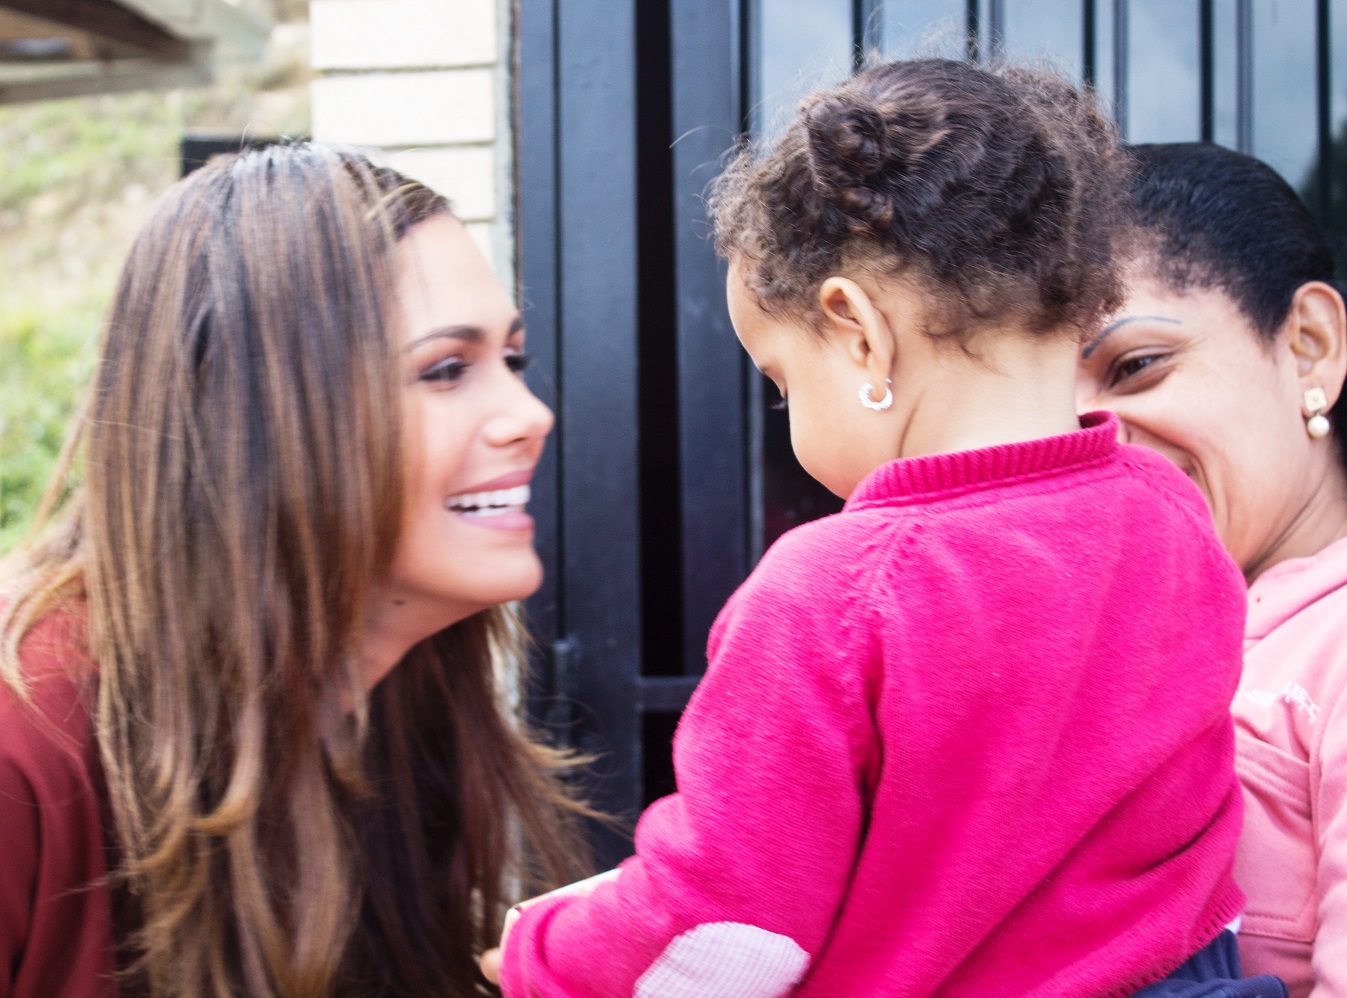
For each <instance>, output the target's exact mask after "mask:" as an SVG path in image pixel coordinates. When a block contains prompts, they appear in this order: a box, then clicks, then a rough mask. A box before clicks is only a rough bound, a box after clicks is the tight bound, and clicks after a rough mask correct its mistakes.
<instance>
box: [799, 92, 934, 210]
mask: <svg viewBox="0 0 1347 998" xmlns="http://www.w3.org/2000/svg"><path fill="white" fill-rule="evenodd" d="M926 117H928V116H926V115H921V114H914V113H912V112H911V111H903V112H898V113H892V112H890V113H889V114H888V115H887V116H886V115H885V114H884V112H883V111H881V109H880V108H879V106H878V105H877V104H876V103H875V102H873V101H870V100H866V99H864V98H858V97H857V95H854V94H849V95H848V97H847V99H842V98H841V97H840V96H839V95H837V94H835V93H825V94H822V95H820V96H819V97H818V98H817V99H815V100H814V101H813V102H812V103H811V104H809V105H808V106H807V107H806V108H805V109H804V123H805V129H806V133H807V135H808V143H807V152H806V155H807V157H808V161H809V171H810V173H811V174H812V177H813V182H814V186H815V187H816V188H817V189H818V190H819V191H820V192H821V193H822V194H823V195H824V197H826V198H828V199H829V200H830V201H832V202H833V203H834V204H836V206H837V207H838V208H840V209H841V210H842V211H843V212H845V213H846V214H848V215H850V216H852V217H853V218H855V219H857V220H858V221H860V222H861V223H863V225H864V226H865V227H874V228H878V229H885V228H888V226H889V225H891V224H892V222H893V219H894V216H895V214H896V212H897V207H898V206H897V204H896V203H895V198H894V194H895V184H894V181H895V180H897V179H898V178H899V177H901V176H902V175H903V174H904V173H906V172H907V170H908V168H909V167H910V166H911V165H913V163H914V161H915V160H916V158H917V157H918V156H920V155H921V153H922V151H923V150H924V149H925V148H927V147H929V145H930V144H931V137H932V136H931V133H932V129H931V127H930V126H931V123H930V122H928V121H926V120H924V119H925V118H926ZM919 119H922V120H919Z"/></svg>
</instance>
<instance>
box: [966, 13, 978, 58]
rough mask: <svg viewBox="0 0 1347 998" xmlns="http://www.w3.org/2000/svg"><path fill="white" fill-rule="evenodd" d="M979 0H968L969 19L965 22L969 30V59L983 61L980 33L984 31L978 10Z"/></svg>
mask: <svg viewBox="0 0 1347 998" xmlns="http://www.w3.org/2000/svg"><path fill="white" fill-rule="evenodd" d="M978 3H979V0H968V19H967V21H966V22H965V25H966V27H965V30H966V31H967V32H968V61H969V62H981V61H982V44H981V39H980V37H979V36H980V34H981V32H982V24H981V16H980V12H979V10H978Z"/></svg>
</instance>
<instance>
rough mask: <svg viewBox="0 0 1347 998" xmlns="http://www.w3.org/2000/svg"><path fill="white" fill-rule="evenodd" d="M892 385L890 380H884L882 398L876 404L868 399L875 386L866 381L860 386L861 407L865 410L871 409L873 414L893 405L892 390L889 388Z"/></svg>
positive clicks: (871, 399)
mask: <svg viewBox="0 0 1347 998" xmlns="http://www.w3.org/2000/svg"><path fill="white" fill-rule="evenodd" d="M892 384H893V379H892V378H885V379H884V397H883V398H882V399H880V400H879V401H878V402H876V401H875V400H874V399H873V398H871V397H870V393H871V392H873V391H874V390H875V386H874V385H872V384H870V382H868V381H867V382H866V383H865V384H863V385H861V391H860V396H861V405H863V406H865V407H866V408H867V409H873V410H875V412H883V411H884V410H885V409H887V408H888V407H889V406H891V405H893V389H892V388H891V387H890V386H891V385H892Z"/></svg>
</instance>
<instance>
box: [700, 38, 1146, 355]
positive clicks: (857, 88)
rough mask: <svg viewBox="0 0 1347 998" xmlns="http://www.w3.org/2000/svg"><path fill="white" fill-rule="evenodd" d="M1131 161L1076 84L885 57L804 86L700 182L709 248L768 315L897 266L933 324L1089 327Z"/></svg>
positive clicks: (1102, 300) (812, 302)
mask: <svg viewBox="0 0 1347 998" xmlns="http://www.w3.org/2000/svg"><path fill="white" fill-rule="evenodd" d="M1128 170H1129V165H1128V160H1127V158H1126V156H1125V155H1123V153H1122V151H1121V149H1120V147H1119V145H1118V142H1117V138H1116V136H1115V134H1114V131H1113V129H1112V126H1111V125H1110V123H1109V122H1108V120H1107V119H1106V118H1105V116H1104V115H1103V114H1102V113H1101V112H1100V111H1099V109H1098V108H1097V107H1096V106H1095V104H1094V102H1093V100H1092V99H1091V97H1090V96H1089V94H1088V93H1085V92H1082V91H1079V90H1077V89H1075V88H1074V87H1072V86H1071V85H1070V84H1068V83H1067V82H1065V81H1064V80H1062V79H1060V78H1059V77H1057V76H1054V75H1052V74H1051V73H1048V72H1043V71H1038V70H1031V69H1027V68H1023V67H1011V66H1005V67H999V68H994V69H987V68H981V67H977V66H973V65H970V64H968V63H964V62H955V61H951V60H943V59H922V60H912V61H903V62H891V63H883V64H879V65H875V66H872V67H870V68H868V69H866V70H863V71H862V72H860V73H858V74H857V75H855V76H854V77H852V78H851V79H850V80H847V81H846V82H844V83H841V84H838V85H837V86H834V87H831V88H828V89H824V90H820V91H818V92H816V93H814V94H813V95H811V96H810V97H808V98H806V99H805V100H804V101H803V103H802V104H801V105H800V108H799V110H798V112H797V113H796V115H795V117H794V119H793V120H792V121H791V123H790V124H789V126H788V127H787V129H786V131H785V133H784V134H783V135H782V137H781V138H780V140H779V141H778V142H776V143H775V145H774V146H771V147H766V148H764V147H761V146H755V145H753V144H749V143H745V144H743V145H741V147H740V149H739V150H738V152H737V155H735V156H734V157H733V158H732V160H731V161H730V163H729V164H728V166H727V167H726V169H725V170H724V172H723V173H722V174H721V175H720V177H719V178H718V179H717V180H716V181H715V182H714V183H713V186H712V189H711V192H710V199H709V203H710V210H711V216H712V219H713V222H714V225H715V235H716V242H717V248H718V250H719V252H720V253H721V255H722V256H725V257H726V258H733V259H734V260H736V261H737V262H738V263H739V264H740V265H741V266H742V267H743V273H744V277H745V280H746V282H747V285H748V287H749V289H750V290H751V291H752V292H753V294H754V295H755V296H756V298H757V300H758V303H759V304H760V305H761V306H762V307H763V308H764V309H765V310H766V311H768V312H769V313H774V314H777V315H781V314H787V313H792V314H795V315H801V316H806V317H812V318H813V319H814V320H817V319H818V318H820V317H821V313H820V312H819V308H818V303H817V292H818V288H819V286H820V285H821V284H822V282H823V281H824V280H825V279H826V278H827V277H828V276H829V275H831V274H834V273H836V272H838V270H839V269H841V268H843V267H846V266H851V267H855V266H857V265H860V266H862V267H866V268H871V269H873V270H874V271H875V272H876V274H877V275H878V276H881V277H883V276H886V275H888V276H896V275H903V276H911V277H915V278H917V279H918V282H919V286H920V287H922V289H923V290H925V291H926V292H927V293H928V294H929V296H930V299H931V302H932V305H933V306H934V309H933V311H932V320H933V325H932V326H931V328H930V332H932V333H933V334H941V335H946V334H954V335H957V336H959V337H960V338H961V339H962V338H963V337H965V336H966V335H969V334H971V333H972V332H973V331H974V330H975V329H977V328H978V327H979V326H985V325H987V324H997V325H999V324H1005V323H1013V324H1015V325H1017V326H1021V327H1025V328H1027V329H1029V330H1032V331H1034V332H1039V333H1041V332H1047V331H1050V330H1057V329H1062V328H1064V327H1065V328H1070V329H1073V330H1076V331H1080V330H1085V329H1089V328H1091V327H1093V326H1094V325H1096V324H1097V323H1098V322H1099V321H1100V319H1101V318H1102V316H1103V315H1105V314H1106V313H1107V312H1109V311H1110V310H1112V309H1114V308H1116V307H1118V306H1119V304H1120V303H1121V286H1120V281H1119V278H1118V274H1117V272H1116V269H1115V265H1114V246H1115V242H1116V240H1117V233H1118V232H1120V231H1121V224H1120V223H1121V220H1122V217H1123V213H1122V207H1121V198H1120V192H1121V191H1122V190H1123V188H1124V187H1125V186H1126V179H1127V176H1128Z"/></svg>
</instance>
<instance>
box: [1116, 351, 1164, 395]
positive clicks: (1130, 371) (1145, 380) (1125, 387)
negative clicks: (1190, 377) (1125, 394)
mask: <svg viewBox="0 0 1347 998" xmlns="http://www.w3.org/2000/svg"><path fill="white" fill-rule="evenodd" d="M1168 360H1169V354H1168V353H1165V352H1163V351H1151V352H1149V353H1135V354H1125V355H1123V356H1121V357H1119V358H1118V359H1117V360H1115V361H1114V362H1113V363H1112V364H1110V365H1109V367H1108V374H1107V376H1106V377H1105V379H1104V384H1105V386H1106V387H1108V388H1110V389H1113V390H1118V391H1131V392H1137V391H1143V390H1145V389H1147V388H1151V387H1153V386H1155V385H1157V384H1159V382H1160V381H1162V380H1163V379H1164V377H1165V375H1166V374H1168V373H1169V367H1170V365H1169V364H1167V363H1165V362H1166V361H1168Z"/></svg>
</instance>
